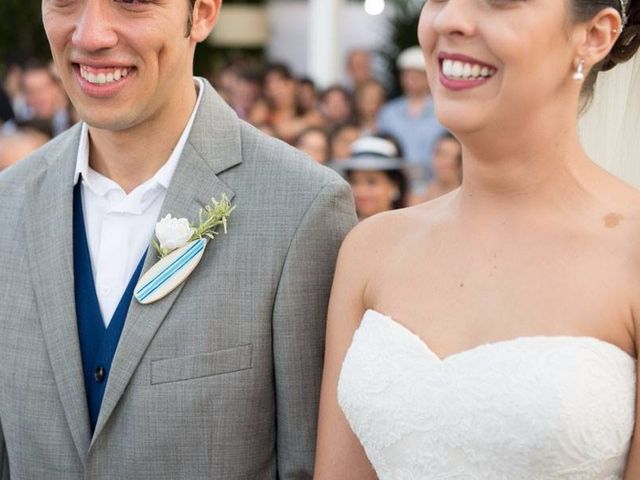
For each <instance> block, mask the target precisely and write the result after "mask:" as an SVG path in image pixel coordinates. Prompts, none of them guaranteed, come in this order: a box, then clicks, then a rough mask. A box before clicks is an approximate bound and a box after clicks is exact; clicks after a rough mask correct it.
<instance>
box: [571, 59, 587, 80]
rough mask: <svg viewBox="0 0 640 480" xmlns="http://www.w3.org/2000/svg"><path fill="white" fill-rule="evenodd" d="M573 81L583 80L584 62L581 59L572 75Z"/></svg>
mask: <svg viewBox="0 0 640 480" xmlns="http://www.w3.org/2000/svg"><path fill="white" fill-rule="evenodd" d="M573 79H574V80H575V81H577V82H581V81H583V80H584V60H583V59H582V58H581V59H580V60H578V66H577V67H576V71H575V73H574V74H573Z"/></svg>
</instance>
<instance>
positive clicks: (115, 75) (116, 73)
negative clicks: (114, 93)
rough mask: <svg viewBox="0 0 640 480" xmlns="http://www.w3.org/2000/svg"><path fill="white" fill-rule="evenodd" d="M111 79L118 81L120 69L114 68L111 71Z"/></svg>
mask: <svg viewBox="0 0 640 480" xmlns="http://www.w3.org/2000/svg"><path fill="white" fill-rule="evenodd" d="M113 79H114V80H116V81H118V80H120V70H119V69H118V70H116V71H115V72H113Z"/></svg>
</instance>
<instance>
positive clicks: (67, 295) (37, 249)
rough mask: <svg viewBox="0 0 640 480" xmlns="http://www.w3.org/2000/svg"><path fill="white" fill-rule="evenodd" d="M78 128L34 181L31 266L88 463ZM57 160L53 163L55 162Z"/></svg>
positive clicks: (59, 379)
mask: <svg viewBox="0 0 640 480" xmlns="http://www.w3.org/2000/svg"><path fill="white" fill-rule="evenodd" d="M79 132H80V129H79V128H77V127H76V131H75V134H71V135H70V138H69V140H66V142H67V143H66V145H65V146H64V147H62V149H61V154H60V155H59V156H57V157H56V158H54V159H53V161H54V162H55V164H53V165H50V166H49V167H48V168H47V170H46V172H45V174H44V175H43V176H42V177H41V178H40V179H39V180H38V182H36V184H35V185H34V187H35V188H34V192H33V201H32V202H31V203H30V204H29V206H28V207H27V208H28V209H29V210H30V212H29V214H28V215H29V216H28V218H29V221H28V222H25V223H26V225H27V229H28V234H27V238H26V243H27V250H28V257H29V265H30V268H31V271H32V272H33V279H34V290H35V296H36V301H37V304H38V311H39V312H40V317H41V323H42V329H43V333H44V338H45V343H46V346H47V351H48V353H49V358H50V361H51V366H52V367H53V375H54V378H55V382H56V384H57V387H58V391H59V394H60V400H61V401H62V407H63V409H64V413H65V416H66V419H67V422H68V424H69V428H70V430H71V435H72V437H73V442H74V444H75V446H76V448H77V450H78V454H79V455H80V459H81V461H82V462H83V463H84V461H85V456H86V454H87V451H88V449H89V440H90V433H89V432H90V429H89V414H88V410H87V399H86V395H85V388H84V380H83V371H82V357H81V355H80V342H79V339H78V329H77V323H76V310H75V297H74V287H73V279H74V272H73V211H72V207H73V176H74V171H75V160H76V157H77V149H78V140H79ZM52 163H53V162H52Z"/></svg>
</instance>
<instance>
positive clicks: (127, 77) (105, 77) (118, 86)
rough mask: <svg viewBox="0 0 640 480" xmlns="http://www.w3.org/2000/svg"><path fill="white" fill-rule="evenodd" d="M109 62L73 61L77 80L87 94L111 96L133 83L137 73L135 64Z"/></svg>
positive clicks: (102, 96) (96, 96)
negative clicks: (102, 64) (103, 63)
mask: <svg viewBox="0 0 640 480" xmlns="http://www.w3.org/2000/svg"><path fill="white" fill-rule="evenodd" d="M109 63H110V65H111V66H101V65H95V66H94V65H90V64H87V63H83V62H79V63H75V62H74V63H73V72H74V74H75V77H76V81H77V82H78V84H79V86H80V89H81V90H82V92H83V93H84V94H85V95H88V96H90V97H95V98H111V97H114V96H115V95H117V94H118V93H120V92H121V91H122V90H123V89H124V88H125V87H126V86H127V85H129V84H130V83H131V80H132V79H133V77H134V75H135V73H136V68H135V67H134V66H124V65H122V66H117V65H116V64H115V62H109Z"/></svg>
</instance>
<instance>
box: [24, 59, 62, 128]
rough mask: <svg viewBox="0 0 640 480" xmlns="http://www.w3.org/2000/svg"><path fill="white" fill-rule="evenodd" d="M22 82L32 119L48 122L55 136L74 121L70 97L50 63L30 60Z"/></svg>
mask: <svg viewBox="0 0 640 480" xmlns="http://www.w3.org/2000/svg"><path fill="white" fill-rule="evenodd" d="M22 83H23V89H24V94H25V100H26V102H27V105H28V106H29V108H30V111H31V112H32V119H36V120H41V121H45V122H48V123H49V124H50V125H51V130H52V131H53V135H54V136H56V135H58V134H60V133H62V132H64V131H65V130H66V129H67V128H69V127H70V126H71V125H72V124H73V123H74V122H73V119H72V115H71V105H70V102H69V99H68V98H67V95H66V93H65V91H64V88H63V87H62V84H61V83H60V81H59V79H58V78H57V76H56V74H55V73H54V72H53V70H52V67H51V66H50V65H49V64H48V63H46V62H41V61H37V60H32V61H30V62H28V63H27V64H26V65H25V68H24V72H23V76H22Z"/></svg>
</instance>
